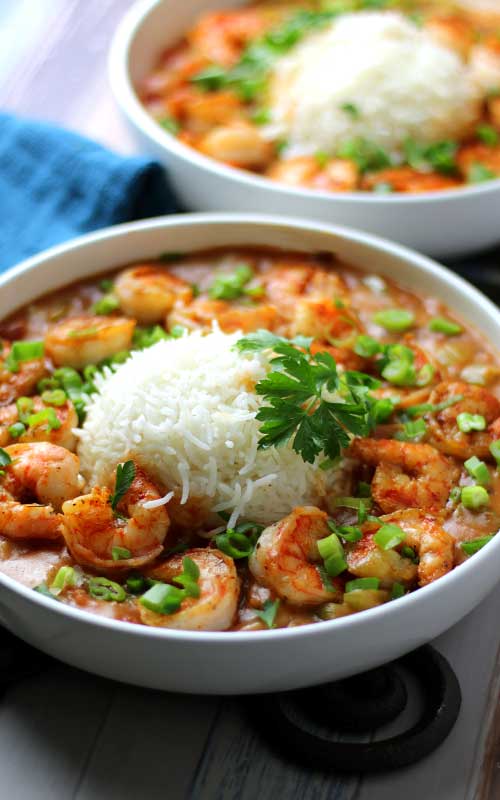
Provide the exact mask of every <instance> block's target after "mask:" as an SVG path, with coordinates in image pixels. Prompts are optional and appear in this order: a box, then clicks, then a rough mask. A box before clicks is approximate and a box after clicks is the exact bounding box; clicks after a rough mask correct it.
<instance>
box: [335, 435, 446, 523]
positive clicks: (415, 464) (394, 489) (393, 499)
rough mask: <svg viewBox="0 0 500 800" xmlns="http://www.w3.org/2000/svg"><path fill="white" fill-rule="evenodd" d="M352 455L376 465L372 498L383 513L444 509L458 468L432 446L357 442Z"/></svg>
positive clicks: (354, 444) (406, 443) (377, 441)
mask: <svg viewBox="0 0 500 800" xmlns="http://www.w3.org/2000/svg"><path fill="white" fill-rule="evenodd" d="M349 453H350V455H351V456H353V457H354V458H358V459H360V461H362V462H364V463H365V464H372V465H374V466H376V469H375V475H374V476H373V480H372V495H373V498H374V500H375V502H376V503H377V504H378V505H379V506H380V508H381V509H382V511H385V512H386V513H389V512H391V511H398V510H399V509H401V508H416V507H419V508H423V509H432V508H436V509H439V508H442V507H443V506H444V505H445V503H446V501H447V499H448V496H449V494H450V490H451V488H452V486H453V485H454V483H455V481H456V479H457V477H458V467H457V466H456V465H455V464H454V463H453V461H452V460H451V459H449V458H446V457H445V456H443V455H442V454H441V453H440V452H439V451H438V450H436V449H435V448H434V447H431V446H430V445H429V444H414V443H411V442H399V441H397V440H395V439H355V440H354V441H353V443H352V444H351V447H350V451H349Z"/></svg>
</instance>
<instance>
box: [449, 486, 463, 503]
mask: <svg viewBox="0 0 500 800" xmlns="http://www.w3.org/2000/svg"><path fill="white" fill-rule="evenodd" d="M460 494H461V489H460V486H454V487H453V489H452V490H451V492H450V496H449V498H448V500H449V501H450V502H451V503H458V502H459V500H460Z"/></svg>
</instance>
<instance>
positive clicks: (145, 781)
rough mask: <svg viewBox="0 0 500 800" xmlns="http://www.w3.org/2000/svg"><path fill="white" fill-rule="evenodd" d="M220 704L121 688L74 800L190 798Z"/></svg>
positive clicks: (117, 692)
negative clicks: (192, 785) (194, 778)
mask: <svg viewBox="0 0 500 800" xmlns="http://www.w3.org/2000/svg"><path fill="white" fill-rule="evenodd" d="M166 668H167V669H168V666H166ZM218 705H219V701H218V700H217V699H216V698H209V697H196V696H187V695H173V694H167V693H161V692H153V691H146V690H144V689H138V688H134V687H127V686H121V685H120V686H119V685H117V686H116V691H115V694H114V698H113V704H112V707H111V709H110V712H109V714H108V715H107V716H106V719H105V720H104V724H103V726H102V729H101V731H100V733H99V737H98V740H97V741H96V745H95V748H94V750H93V752H92V754H91V756H90V758H89V761H88V764H87V767H86V770H85V774H83V775H82V778H81V781H80V784H79V786H78V787H77V789H76V791H75V794H74V795H73V797H74V800H97V799H98V798H99V799H100V798H106V800H128V798H130V800H132V799H133V798H134V799H135V798H137V799H138V798H147V800H166V798H169V799H171V800H177V798H179V800H180V798H184V797H187V796H188V793H189V790H190V786H191V783H192V781H193V776H194V774H195V772H196V769H197V765H198V762H199V761H200V759H201V757H202V753H203V748H204V746H205V742H206V740H207V738H208V737H209V733H210V730H211V728H212V726H213V724H214V722H215V721H216V717H217V709H218ZM0 764H1V761H0ZM57 800H58V799H57Z"/></svg>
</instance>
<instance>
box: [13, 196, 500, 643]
mask: <svg viewBox="0 0 500 800" xmlns="http://www.w3.org/2000/svg"><path fill="white" fill-rule="evenodd" d="M233 223H236V224H248V225H253V226H257V227H259V228H266V227H270V228H272V227H280V228H283V227H288V228H294V229H296V230H303V231H304V232H309V233H312V234H314V233H315V232H317V233H322V234H325V233H326V234H332V235H334V236H337V237H340V238H343V239H344V240H348V241H349V242H352V243H353V244H360V245H365V246H368V247H369V248H371V249H372V250H373V253H374V254H375V255H376V254H377V253H385V254H388V255H393V256H394V257H396V258H399V259H402V260H404V261H405V262H406V263H407V264H409V265H410V266H411V267H412V269H413V270H414V271H416V272H417V273H421V274H423V275H424V276H427V275H432V276H437V277H438V278H439V279H440V280H442V281H443V282H444V283H445V284H448V285H449V286H451V287H453V288H454V289H455V290H457V291H458V292H460V293H461V294H466V295H467V296H468V298H469V299H471V300H472V301H473V302H474V304H475V305H476V306H477V308H478V310H480V309H481V308H482V309H486V310H487V311H488V312H489V313H490V314H491V315H492V316H493V317H496V319H497V323H498V326H499V330H500V310H499V309H498V308H497V307H496V306H495V305H494V303H493V302H492V301H491V300H489V299H488V298H487V297H486V296H485V295H483V294H482V293H481V292H480V291H479V290H477V289H476V288H475V287H474V286H472V285H471V284H470V283H468V282H467V281H466V280H464V279H463V278H461V277H460V276H459V275H457V274H456V273H454V272H452V271H451V270H449V269H448V268H446V267H444V266H442V265H440V264H439V263H437V262H436V261H434V260H433V259H431V258H429V257H427V256H424V255H421V254H420V253H417V252H416V251H414V250H411V249H410V248H408V247H405V246H404V245H400V244H397V243H394V242H391V241H389V240H387V239H383V238H382V237H379V236H375V235H373V234H368V233H364V232H363V231H359V230H355V229H351V228H348V227H346V226H340V225H329V224H327V223H320V222H313V221H310V220H307V219H303V218H300V217H290V216H283V215H270V214H257V213H255V214H252V213H231V212H224V213H217V212H212V213H197V214H173V215H169V216H162V217H154V218H151V219H147V220H141V221H138V222H128V223H123V224H121V225H113V226H110V227H108V228H104V229H101V230H99V231H95V232H92V233H87V234H84V235H83V236H79V237H77V238H75V239H71V240H70V241H69V242H65V243H63V244H59V245H56V246H55V247H52V248H50V249H48V250H45V251H43V252H41V253H39V254H37V255H35V256H32V257H30V258H28V259H26V260H24V261H22V262H21V263H20V264H18V265H16V266H14V267H11V268H10V269H9V270H7V271H6V272H5V273H3V274H2V275H1V276H0V289H1V288H2V287H3V286H4V285H6V284H8V283H11V282H14V283H15V281H16V280H17V278H18V277H20V276H22V275H24V274H25V273H29V272H31V271H32V270H34V269H36V268H37V267H38V266H40V265H41V264H43V263H46V262H50V261H51V260H52V259H54V258H57V257H59V256H61V255H65V254H67V255H70V254H71V253H72V252H74V251H76V250H81V249H85V248H87V247H90V248H91V247H92V246H93V245H94V244H98V243H100V242H103V241H107V242H110V243H111V246H112V244H113V242H114V241H115V240H119V239H121V238H122V237H127V236H128V235H129V234H131V235H133V234H134V233H135V232H141V231H150V230H155V229H158V228H159V229H164V228H165V229H168V228H170V227H179V226H180V227H189V226H198V225H200V224H201V225H205V224H215V225H220V226H221V227H222V226H225V225H229V226H230V225H231V224H233ZM89 263H90V264H92V263H93V262H92V260H89ZM492 548H496V549H497V550H499V551H500V535H498V537H495V538H494V539H493V540H492V541H491V542H489V543H488V545H487V546H486V547H483V548H482V549H481V550H480V551H479V552H478V553H476V554H475V555H474V557H473V558H472V557H471V558H469V559H468V560H467V561H465V562H463V563H462V564H460V565H458V566H457V567H455V568H454V569H453V570H452V571H451V572H449V573H448V574H447V575H444V576H443V577H442V578H440V579H439V580H437V581H436V582H435V583H432V584H429V585H428V586H424V587H422V588H420V589H418V590H416V591H414V592H412V593H409V594H407V595H405V596H404V597H402V598H399V599H398V601H397V603H393V602H389V603H385V604H384V605H381V606H377V607H375V608H372V609H368V610H366V611H363V612H362V613H359V614H353V615H350V616H346V617H341V618H340V619H336V620H328V621H322V622H321V623H320V624H319V623H310V624H307V625H301V626H297V627H291V628H276V629H271V630H261V631H187V630H175V629H172V628H156V627H150V626H146V625H140V624H138V623H133V622H126V621H122V620H117V619H111V618H107V617H104V616H102V615H99V614H95V613H92V612H90V611H86V610H83V609H79V608H75V607H73V606H69V605H66V604H64V603H56V602H54V601H53V600H51V599H50V598H47V597H44V596H43V595H41V594H40V593H38V592H36V591H34V589H31V588H29V587H27V586H25V585H23V584H22V583H20V582H19V581H17V580H15V579H14V578H11V577H9V576H8V575H5V574H3V573H1V572H0V586H1V587H3V588H5V589H7V590H10V591H12V592H14V594H16V593H17V594H20V595H21V596H22V597H23V598H24V599H25V600H27V601H28V602H33V603H35V604H39V605H41V607H42V608H46V609H47V610H52V611H54V612H56V613H58V614H62V616H63V617H66V618H68V619H72V620H75V621H76V622H79V623H81V624H90V625H96V626H98V627H100V628H103V629H108V630H112V631H114V632H116V633H118V634H119V633H120V632H121V633H123V634H126V633H131V634H135V635H137V636H141V637H144V636H145V637H148V638H153V639H172V638H173V639H175V640H177V641H179V642H181V641H184V642H194V643H198V642H200V643H202V642H203V643H206V644H215V643H217V642H219V643H221V642H224V643H225V644H227V645H229V646H231V647H236V646H238V645H241V644H249V643H251V642H254V643H256V644H257V643H258V642H265V641H271V640H275V639H277V640H285V639H289V638H290V637H299V636H300V637H301V638H303V637H306V638H308V637H311V636H319V635H328V634H329V633H333V632H334V631H338V630H340V629H344V628H352V630H353V631H356V630H358V629H360V628H363V626H365V625H369V624H371V623H374V624H376V623H377V622H378V621H384V620H385V619H387V618H388V617H392V616H394V615H395V614H401V613H404V610H405V609H408V611H409V610H410V608H414V609H415V608H416V607H418V605H421V606H424V604H425V603H426V602H427V601H430V600H431V598H433V597H434V595H436V592H439V591H440V589H441V591H442V593H444V591H445V590H446V591H447V592H448V595H450V593H451V594H453V593H454V592H455V591H457V590H458V589H457V588H455V585H457V586H458V587H459V586H460V584H461V582H462V580H464V581H466V580H467V579H468V576H469V574H470V572H471V570H480V569H481V565H482V564H483V563H486V559H487V558H488V557H489V556H490V554H491V553H492ZM491 588H492V587H491ZM438 602H439V600H438ZM469 610H470V609H469ZM0 614H1V600H0Z"/></svg>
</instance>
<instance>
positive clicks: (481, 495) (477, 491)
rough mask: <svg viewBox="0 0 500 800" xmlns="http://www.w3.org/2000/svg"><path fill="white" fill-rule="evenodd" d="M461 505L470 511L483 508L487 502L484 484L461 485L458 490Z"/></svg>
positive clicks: (487, 497)
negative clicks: (459, 490) (460, 488)
mask: <svg viewBox="0 0 500 800" xmlns="http://www.w3.org/2000/svg"><path fill="white" fill-rule="evenodd" d="M460 499H461V500H462V505H463V506H464V507H465V508H468V509H470V510H471V511H477V510H478V509H480V508H484V506H487V505H488V503H489V500H490V498H489V495H488V492H487V491H486V489H485V488H484V486H463V487H462V491H461V492H460Z"/></svg>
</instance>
